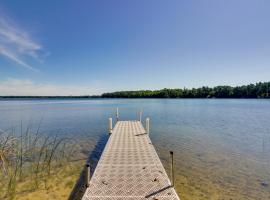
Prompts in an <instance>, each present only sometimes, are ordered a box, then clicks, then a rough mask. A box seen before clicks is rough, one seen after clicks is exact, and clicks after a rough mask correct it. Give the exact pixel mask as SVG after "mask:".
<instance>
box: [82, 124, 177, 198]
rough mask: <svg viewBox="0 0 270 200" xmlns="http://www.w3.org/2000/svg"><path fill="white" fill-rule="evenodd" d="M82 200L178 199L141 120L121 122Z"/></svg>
mask: <svg viewBox="0 0 270 200" xmlns="http://www.w3.org/2000/svg"><path fill="white" fill-rule="evenodd" d="M82 199H83V200H99V199H100V200H103V199H104V200H105V199H114V200H116V199H117V200H124V199H155V200H161V199H164V200H172V199H174V200H179V197H178V195H177V193H176V191H175V189H174V188H173V187H172V184H171V182H170V179H169V178H168V176H167V174H166V172H165V169H164V167H163V165H162V163H161V161H160V159H159V157H158V155H157V153H156V151H155V148H154V146H153V145H152V143H151V140H150V138H149V134H148V133H146V131H145V129H144V127H143V126H142V123H141V122H140V121H118V122H117V123H116V125H115V127H114V128H113V129H112V131H111V136H110V138H109V140H108V142H107V144H106V147H105V149H104V151H103V153H102V155H101V158H100V160H99V162H98V164H97V167H96V169H95V172H94V173H93V176H92V177H91V180H90V183H89V187H88V188H87V190H86V192H85V194H84V196H83V198H82Z"/></svg>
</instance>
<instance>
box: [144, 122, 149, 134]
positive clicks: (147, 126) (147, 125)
mask: <svg viewBox="0 0 270 200" xmlns="http://www.w3.org/2000/svg"><path fill="white" fill-rule="evenodd" d="M145 126H146V133H147V134H149V129H150V119H149V118H146V120H145Z"/></svg>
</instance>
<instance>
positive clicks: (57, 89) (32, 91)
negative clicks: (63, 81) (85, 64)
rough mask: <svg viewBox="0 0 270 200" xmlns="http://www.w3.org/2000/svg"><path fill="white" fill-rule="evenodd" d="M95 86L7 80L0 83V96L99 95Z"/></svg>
mask: <svg viewBox="0 0 270 200" xmlns="http://www.w3.org/2000/svg"><path fill="white" fill-rule="evenodd" d="M97 88H100V87H97V86H94V85H93V84H92V85H91V86H90V87H88V86H74V85H72V86H71V85H56V84H47V83H35V82H33V81H31V80H29V79H15V78H8V79H6V80H4V81H1V82H0V96H9V95H13V96H28V95H29V96H35V95H36V96H61V95H62V96H64V95H73V96H76V95H94V94H100V93H101V91H100V90H97Z"/></svg>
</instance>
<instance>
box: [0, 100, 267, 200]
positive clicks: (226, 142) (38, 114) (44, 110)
mask: <svg viewBox="0 0 270 200" xmlns="http://www.w3.org/2000/svg"><path fill="white" fill-rule="evenodd" d="M116 107H119V112H120V119H121V120H125V119H126V120H130V119H131V120H132V119H138V113H139V110H140V109H141V108H143V118H144V119H145V117H150V119H151V128H150V137H151V139H152V142H153V144H154V145H155V147H156V150H157V152H158V154H159V155H160V158H161V160H162V162H163V164H164V166H165V168H166V170H167V172H169V169H170V165H169V164H170V162H169V158H170V157H169V151H170V150H173V151H174V154H175V163H176V166H175V168H176V173H177V176H176V189H177V192H178V193H179V195H180V197H181V199H182V200H187V199H214V200H216V199H237V200H238V199H245V200H247V199H265V200H266V199H270V101H269V100H255V99H254V100H236V99H229V100H227V99H116V100H112V99H101V100H100V99H97V100H10V101H6V100H4V101H3V100H2V101H0V129H2V130H6V129H8V128H11V127H15V129H16V130H19V129H20V123H21V121H22V122H23V126H24V127H26V126H27V125H31V126H32V127H36V126H37V124H38V123H39V122H40V121H41V120H42V123H41V130H42V132H43V133H45V134H53V135H55V134H58V135H59V136H69V137H73V138H76V139H79V138H85V139H86V140H87V141H89V146H87V145H86V146H85V152H87V153H89V154H92V155H95V154H97V155H98V154H99V153H100V151H101V150H102V146H104V144H105V143H104V141H105V142H106V138H107V135H108V134H107V124H108V122H107V121H108V118H109V117H114V116H115V108H116ZM96 144H98V145H96ZM94 157H95V156H94ZM96 159H98V156H96Z"/></svg>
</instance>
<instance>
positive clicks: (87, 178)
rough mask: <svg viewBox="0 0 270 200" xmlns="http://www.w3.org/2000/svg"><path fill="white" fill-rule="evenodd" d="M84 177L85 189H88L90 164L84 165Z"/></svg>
mask: <svg viewBox="0 0 270 200" xmlns="http://www.w3.org/2000/svg"><path fill="white" fill-rule="evenodd" d="M85 170H86V177H85V182H86V184H85V185H86V187H89V183H90V164H89V163H87V164H86V169H85Z"/></svg>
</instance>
